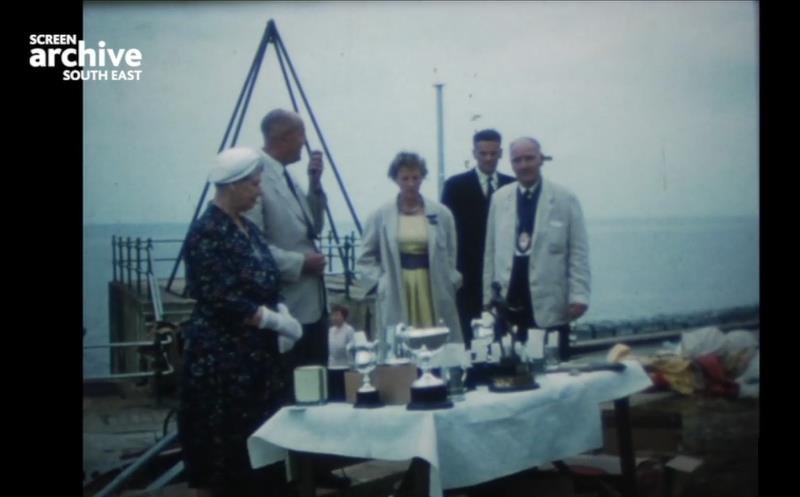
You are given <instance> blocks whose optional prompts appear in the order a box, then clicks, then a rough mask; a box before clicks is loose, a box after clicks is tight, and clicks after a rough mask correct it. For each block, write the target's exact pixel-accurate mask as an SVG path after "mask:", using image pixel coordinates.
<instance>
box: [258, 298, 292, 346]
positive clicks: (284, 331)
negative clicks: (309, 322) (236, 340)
mask: <svg viewBox="0 0 800 497" xmlns="http://www.w3.org/2000/svg"><path fill="white" fill-rule="evenodd" d="M259 310H260V311H261V323H260V324H259V325H258V327H259V328H260V329H262V330H263V329H265V328H267V329H270V330H275V331H277V332H278V333H279V334H280V335H281V336H284V337H286V338H288V339H291V340H294V341H297V340H299V339H300V337H302V336H303V327H302V325H300V322H299V321H297V320H296V319H295V318H294V317H293V316H292V315H291V314H289V309H288V308H287V307H286V306H285V305H283V304H278V312H275V311H272V310H270V309H268V308H267V307H266V306H263V305H262V306H259Z"/></svg>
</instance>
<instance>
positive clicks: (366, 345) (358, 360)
mask: <svg viewBox="0 0 800 497" xmlns="http://www.w3.org/2000/svg"><path fill="white" fill-rule="evenodd" d="M377 345H378V342H375V341H372V342H370V341H367V340H366V338H362V339H361V340H355V341H354V343H351V344H350V345H349V346H348V349H349V350H350V353H351V355H352V357H353V365H354V366H355V368H356V371H358V372H359V373H361V374H362V375H363V383H362V384H361V387H360V388H359V389H358V391H357V392H356V402H355V405H354V407H364V408H373V407H382V406H383V402H381V400H380V396H379V394H378V390H377V389H376V388H375V387H374V386H372V384H371V383H370V381H369V374H370V373H371V372H372V370H374V369H375V366H376V365H377V363H378V358H377V354H376V349H377Z"/></svg>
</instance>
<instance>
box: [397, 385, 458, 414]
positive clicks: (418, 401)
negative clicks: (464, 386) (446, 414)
mask: <svg viewBox="0 0 800 497" xmlns="http://www.w3.org/2000/svg"><path fill="white" fill-rule="evenodd" d="M448 407H453V402H452V401H450V400H448V398H447V386H446V385H438V386H435V387H424V388H414V387H412V388H411V402H409V403H408V405H406V409H408V410H409V411H424V410H428V409H447V408H448Z"/></svg>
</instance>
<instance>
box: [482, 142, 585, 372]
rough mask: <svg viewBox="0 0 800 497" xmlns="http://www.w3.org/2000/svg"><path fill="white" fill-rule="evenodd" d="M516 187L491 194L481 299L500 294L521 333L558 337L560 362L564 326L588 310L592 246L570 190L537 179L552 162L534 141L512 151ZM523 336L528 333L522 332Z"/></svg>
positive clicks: (565, 355) (565, 351)
mask: <svg viewBox="0 0 800 497" xmlns="http://www.w3.org/2000/svg"><path fill="white" fill-rule="evenodd" d="M509 151H510V156H511V166H512V169H513V170H514V174H515V175H516V177H517V183H511V184H509V185H506V186H503V187H502V188H500V189H498V190H497V191H496V192H495V193H494V195H493V196H492V202H491V206H490V207H489V217H488V220H487V225H486V248H485V253H484V265H483V301H484V304H488V303H489V302H490V300H491V299H492V297H493V295H494V291H493V289H492V285H493V284H495V283H496V284H498V285H499V290H500V296H501V297H503V298H505V299H506V302H507V303H508V306H509V320H510V321H511V323H512V324H515V325H517V327H518V328H519V330H522V331H524V332H527V329H528V328H533V327H535V328H545V329H547V330H548V332H550V331H557V332H558V334H559V353H560V355H561V358H562V359H564V360H566V359H569V331H570V328H569V323H570V321H573V320H575V319H578V318H579V317H580V316H582V315H583V314H584V313H585V312H586V310H587V309H588V307H589V294H590V292H589V284H590V271H589V245H588V241H587V236H586V227H585V225H584V222H583V213H582V212H581V206H580V204H579V203H578V199H577V198H576V197H575V195H574V194H572V192H570V191H568V190H567V189H565V188H563V187H561V186H559V185H556V184H555V183H552V182H550V181H548V180H546V179H544V178H543V177H542V175H541V167H542V164H543V162H544V161H545V160H549V157H546V156H544V155H542V151H541V146H540V145H539V142H538V141H536V140H534V139H533V138H519V139H517V140H514V141H513V142H512V143H511V145H510V147H509ZM525 334H526V333H525Z"/></svg>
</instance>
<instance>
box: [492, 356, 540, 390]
mask: <svg viewBox="0 0 800 497" xmlns="http://www.w3.org/2000/svg"><path fill="white" fill-rule="evenodd" d="M495 368H496V369H495V371H494V374H493V375H492V377H491V379H490V380H489V390H490V391H492V392H522V391H525V390H535V389H537V388H539V384H538V383H536V381H535V378H534V374H533V370H532V368H531V366H530V364H527V363H525V362H522V361H521V360H520V358H519V356H512V357H507V358H503V360H501V361H500V364H498V365H497V366H496V367H495Z"/></svg>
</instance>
